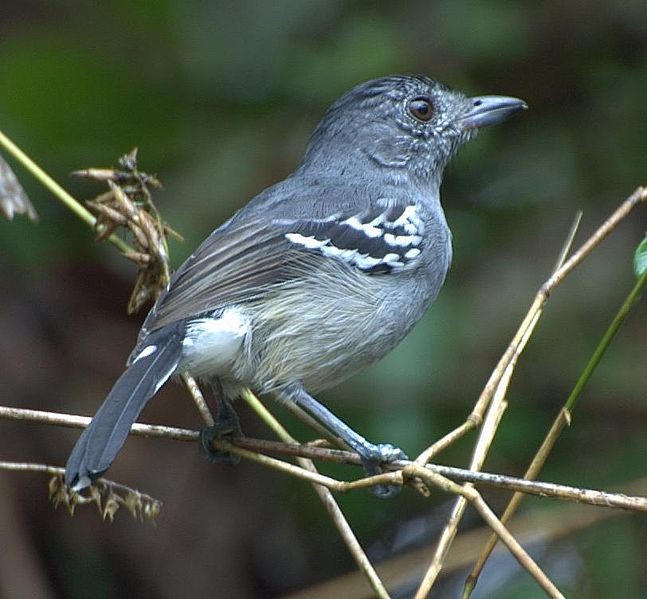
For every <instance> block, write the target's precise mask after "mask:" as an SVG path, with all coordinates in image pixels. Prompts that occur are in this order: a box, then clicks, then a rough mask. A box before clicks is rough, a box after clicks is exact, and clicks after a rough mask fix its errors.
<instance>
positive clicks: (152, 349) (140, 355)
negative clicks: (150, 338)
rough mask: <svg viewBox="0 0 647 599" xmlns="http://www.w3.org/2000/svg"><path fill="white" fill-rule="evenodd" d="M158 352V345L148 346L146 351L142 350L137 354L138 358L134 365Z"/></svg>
mask: <svg viewBox="0 0 647 599" xmlns="http://www.w3.org/2000/svg"><path fill="white" fill-rule="evenodd" d="M156 351H157V345H147V346H146V347H145V348H144V349H142V351H140V352H139V353H138V354H137V357H136V358H135V359H134V360H133V364H134V363H135V362H137V360H140V359H141V358H145V357H146V356H150V355H151V354H153V353H155V352H156Z"/></svg>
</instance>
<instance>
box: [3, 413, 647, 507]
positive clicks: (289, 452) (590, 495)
mask: <svg viewBox="0 0 647 599" xmlns="http://www.w3.org/2000/svg"><path fill="white" fill-rule="evenodd" d="M0 419H8V420H23V421H28V422H40V423H46V424H52V425H57V426H67V427H71V428H83V427H85V426H87V425H88V424H89V422H90V418H89V417H86V416H75V415H72V414H60V413H56V412H44V411H40V410H28V409H24V408H7V407H2V406H0ZM131 434H133V435H136V436H143V437H148V438H160V439H170V440H175V441H192V442H196V441H197V440H198V439H199V437H200V433H199V431H195V430H189V429H183V428H177V427H171V426H164V425H156V424H142V423H135V424H133V426H132V428H131ZM214 447H215V448H216V449H218V450H221V451H232V452H236V453H238V455H240V456H241V457H245V458H246V459H251V460H254V461H257V462H262V463H263V464H264V465H266V466H269V467H275V465H276V468H277V469H280V470H282V471H283V472H285V473H288V474H290V475H293V476H295V477H297V478H302V479H304V480H306V481H310V482H317V483H318V484H322V485H325V486H327V487H329V488H330V489H332V490H335V491H338V492H340V493H347V492H349V491H350V490H353V489H357V488H360V487H361V488H365V487H367V486H371V484H373V481H374V480H375V478H376V477H371V478H368V477H366V478H360V479H358V480H355V481H351V482H346V481H340V480H336V479H332V478H330V477H325V476H323V475H318V476H315V475H313V473H306V474H304V471H303V469H302V468H300V467H298V466H295V465H293V464H289V463H286V462H283V461H280V460H276V461H272V458H271V455H283V456H293V457H303V458H308V459H313V460H322V461H326V462H333V463H336V464H348V465H354V466H360V465H361V461H360V458H359V456H358V455H357V454H356V453H354V452H351V451H344V450H341V449H331V448H327V447H321V446H320V445H315V444H300V443H296V442H281V441H268V440H266V439H252V438H250V437H239V438H236V439H232V440H230V441H227V440H224V439H221V440H218V441H215V442H214ZM245 450H249V451H248V452H247V453H246V452H245ZM267 454H270V455H267ZM412 463H413V462H409V461H400V462H395V463H393V464H391V465H390V468H392V469H393V470H395V471H399V470H402V469H403V468H405V467H407V466H409V465H410V464H412ZM7 464H14V466H11V467H9V466H7V467H6V468H5V467H4V466H3V465H7ZM425 467H426V468H427V469H428V470H429V471H431V472H435V473H438V474H440V475H442V476H444V477H446V478H449V479H451V480H453V481H455V482H457V483H467V482H469V483H474V484H478V485H485V486H488V487H491V488H497V489H503V490H509V491H519V492H521V493H526V494H529V495H535V496H537V497H542V498H549V499H561V500H565V501H572V502H577V503H583V504H588V505H595V506H600V507H611V508H619V509H624V510H631V511H638V512H647V498H645V497H635V496H627V495H624V494H621V493H607V492H604V491H597V490H593V489H582V488H577V487H570V486H567V485H559V484H555V483H548V482H538V481H533V480H526V479H522V478H516V477H513V476H505V475H502V474H493V473H488V472H475V471H472V470H466V469H463V468H455V467H452V466H443V465H440V464H427V465H426V466H425ZM42 468H51V469H52V470H51V472H52V473H56V472H59V471H60V470H61V469H60V468H57V467H54V466H42ZM0 469H11V470H20V468H19V467H16V465H15V463H13V462H0ZM383 476H385V477H387V479H386V480H387V482H390V483H393V484H397V482H398V477H397V476H396V477H390V478H388V477H389V475H383ZM378 481H379V479H378ZM381 482H385V481H384V480H382V481H381ZM113 484H117V483H113Z"/></svg>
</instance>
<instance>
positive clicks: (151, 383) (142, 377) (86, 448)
mask: <svg viewBox="0 0 647 599" xmlns="http://www.w3.org/2000/svg"><path fill="white" fill-rule="evenodd" d="M160 332H161V333H162V334H160V335H156V334H153V335H151V336H150V337H149V339H150V343H147V345H146V347H145V348H144V349H143V350H142V351H141V352H139V355H138V356H139V357H137V356H136V357H135V360H134V361H133V362H132V363H131V364H130V366H128V368H127V370H126V371H125V372H124V373H123V374H122V375H121V376H120V377H119V379H118V380H117V382H116V383H115V384H114V386H113V387H112V389H111V390H110V393H109V394H108V397H106V399H105V400H104V402H103V404H102V405H101V407H100V408H99V411H98V412H97V413H96V414H95V416H94V418H93V419H92V422H90V424H89V426H88V427H87V428H86V429H85V430H84V431H83V433H82V434H81V436H80V437H79V440H78V441H77V442H76V445H75V446H74V449H73V450H72V453H71V454H70V457H69V458H68V460H67V465H66V466H65V483H66V484H67V485H68V486H69V487H72V488H74V489H76V490H79V489H82V488H84V487H87V486H88V485H89V484H90V482H91V481H93V480H94V479H96V478H99V476H101V475H102V474H103V473H104V472H105V471H106V470H107V469H108V468H109V467H110V465H111V464H112V462H113V461H114V460H115V458H116V457H117V454H118V453H119V450H120V449H121V448H122V446H123V444H124V443H125V442H126V437H128V433H129V432H130V427H131V425H132V424H133V423H134V422H135V421H136V420H137V418H138V417H139V414H140V413H141V411H142V410H143V409H144V406H145V405H146V404H147V403H148V400H149V399H151V397H153V395H155V393H157V391H158V390H159V388H160V387H161V386H162V385H163V384H164V383H165V382H166V381H167V380H168V379H169V378H170V377H171V375H173V373H174V372H175V370H176V368H177V365H178V363H179V361H180V357H181V354H182V341H181V337H180V335H178V334H177V333H176V332H170V334H169V333H166V332H162V331H160ZM147 341H148V340H147ZM151 348H152V349H151Z"/></svg>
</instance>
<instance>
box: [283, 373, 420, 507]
mask: <svg viewBox="0 0 647 599" xmlns="http://www.w3.org/2000/svg"><path fill="white" fill-rule="evenodd" d="M277 396H278V398H279V399H280V400H283V401H291V402H294V403H295V404H296V405H298V406H299V407H300V408H302V409H303V410H304V411H305V412H307V413H308V414H309V415H310V416H312V417H313V418H314V419H315V420H317V421H318V422H319V423H320V424H322V425H323V426H325V427H326V428H327V429H328V430H329V431H330V432H332V433H333V434H334V435H335V436H337V437H339V438H340V439H341V440H342V441H343V442H344V443H346V445H348V446H349V447H350V448H351V449H352V450H353V451H355V452H357V453H358V454H359V456H360V458H361V460H362V464H363V466H364V470H365V472H366V473H367V474H368V475H369V476H373V475H375V474H381V473H382V468H381V464H385V463H386V464H388V463H389V462H395V461H397V460H406V459H408V458H407V455H406V454H405V453H404V452H403V451H402V450H401V449H399V448H397V447H394V446H393V445H391V444H390V443H380V444H377V445H375V444H373V443H370V442H368V441H367V440H366V439H365V438H364V437H362V436H361V435H359V434H358V433H356V432H355V431H354V430H353V429H352V428H350V427H349V426H348V425H347V424H346V423H345V422H343V421H342V420H340V419H339V418H338V417H337V416H335V415H334V414H333V413H332V412H331V411H330V410H328V408H326V407H325V406H323V405H321V404H320V403H319V402H318V401H317V400H316V399H314V397H312V396H311V395H309V394H308V393H307V392H306V390H305V389H303V387H301V386H300V385H297V384H292V385H287V386H285V387H283V388H282V389H281V390H280V391H279V392H278V393H277ZM400 489H401V487H399V486H391V485H377V486H375V487H373V489H372V490H373V494H374V495H375V496H376V497H380V498H387V497H393V496H394V495H396V494H397V493H398V492H399V491H400Z"/></svg>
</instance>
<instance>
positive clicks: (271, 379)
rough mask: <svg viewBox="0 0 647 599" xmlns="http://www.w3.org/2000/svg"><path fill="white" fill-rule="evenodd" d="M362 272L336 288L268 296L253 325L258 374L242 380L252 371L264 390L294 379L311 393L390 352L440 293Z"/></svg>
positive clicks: (311, 288)
mask: <svg viewBox="0 0 647 599" xmlns="http://www.w3.org/2000/svg"><path fill="white" fill-rule="evenodd" d="M362 277H363V280H362V283H361V285H355V286H352V285H351V286H348V285H347V286H346V287H345V288H344V289H340V288H339V287H337V288H334V289H332V288H331V290H330V292H328V291H327V290H326V288H325V287H324V288H322V286H321V285H313V286H303V285H299V286H298V287H297V288H295V289H294V290H286V289H282V290H281V293H280V294H277V296H276V298H275V299H273V300H270V301H267V302H266V303H265V304H264V306H263V308H262V310H261V312H260V315H259V317H258V318H259V321H258V322H257V323H254V325H253V326H252V330H253V331H255V333H254V338H253V339H252V340H251V351H250V354H251V355H252V356H254V358H255V359H254V360H253V362H254V364H255V368H254V372H252V373H249V375H248V376H246V377H243V378H249V376H251V379H252V380H250V381H249V382H250V384H251V386H253V387H255V388H257V389H258V390H259V391H262V392H269V391H272V389H274V388H276V387H278V386H280V385H284V384H286V383H289V382H300V383H302V384H303V385H304V387H305V388H306V389H307V390H308V391H310V392H316V391H318V390H322V389H326V388H328V387H332V386H333V385H335V384H337V383H339V382H341V381H342V380H344V379H346V378H348V377H349V376H351V375H352V374H354V373H355V372H357V371H359V370H361V369H363V368H365V367H366V366H369V365H370V364H372V363H373V362H375V361H376V360H379V359H380V358H382V357H384V356H385V355H386V354H387V353H389V352H390V351H391V350H392V349H393V348H394V347H395V346H396V345H397V344H398V343H399V342H400V341H401V340H402V339H403V338H404V337H405V336H406V334H407V333H408V332H409V331H410V329H411V328H412V326H413V325H414V324H415V323H416V322H417V321H418V320H419V319H420V317H421V316H422V314H423V313H424V311H425V309H426V308H427V306H428V305H429V303H430V302H431V301H432V300H433V298H434V297H435V294H436V292H435V291H434V290H431V289H427V286H425V285H419V284H418V285H413V284H409V285H408V284H406V283H405V284H403V285H401V286H399V287H398V288H397V289H396V290H394V289H393V285H392V284H388V283H387V284H385V282H384V281H382V280H380V278H379V277H371V278H370V281H369V283H368V284H367V282H366V276H365V275H362ZM346 283H350V281H346ZM257 331H263V332H264V333H263V335H260V336H259V335H258V334H257V333H256V332H257ZM248 355H249V354H248Z"/></svg>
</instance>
